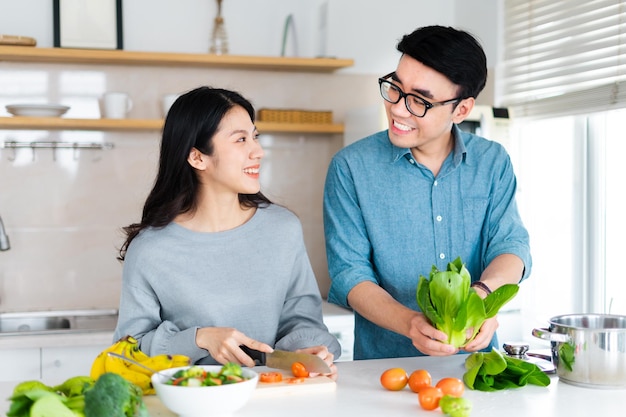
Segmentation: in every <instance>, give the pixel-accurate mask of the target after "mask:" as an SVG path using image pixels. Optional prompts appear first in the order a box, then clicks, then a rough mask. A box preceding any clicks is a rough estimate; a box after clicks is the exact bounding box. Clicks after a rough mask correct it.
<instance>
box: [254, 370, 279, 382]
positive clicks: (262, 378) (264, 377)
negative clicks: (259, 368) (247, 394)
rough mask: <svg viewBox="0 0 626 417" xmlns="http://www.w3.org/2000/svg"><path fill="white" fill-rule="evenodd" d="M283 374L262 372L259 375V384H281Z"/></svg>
mask: <svg viewBox="0 0 626 417" xmlns="http://www.w3.org/2000/svg"><path fill="white" fill-rule="evenodd" d="M282 380H283V374H281V373H280V372H261V373H260V374H259V382H270V383H271V382H281V381H282Z"/></svg>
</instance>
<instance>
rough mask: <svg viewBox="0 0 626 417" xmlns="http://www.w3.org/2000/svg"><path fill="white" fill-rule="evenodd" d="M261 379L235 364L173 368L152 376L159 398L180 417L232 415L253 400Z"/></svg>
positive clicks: (254, 373)
mask: <svg viewBox="0 0 626 417" xmlns="http://www.w3.org/2000/svg"><path fill="white" fill-rule="evenodd" d="M170 376H173V377H174V378H173V379H172V378H170ZM258 380H259V376H258V374H257V373H256V372H254V371H253V370H251V369H248V368H242V367H241V366H239V365H237V364H234V363H227V364H225V365H223V366H221V365H192V366H186V367H182V368H171V369H166V370H163V371H160V372H158V373H155V374H154V375H152V385H153V386H154V389H155V391H156V395H157V397H159V399H160V400H161V402H162V403H163V405H165V407H167V408H168V409H169V410H170V411H172V412H174V413H176V414H178V415H179V416H181V417H204V416H207V415H211V416H219V415H229V414H232V413H234V412H235V411H237V410H239V409H240V408H242V407H243V406H244V405H246V403H247V402H248V400H250V397H252V394H253V393H254V390H255V389H256V386H257V382H258Z"/></svg>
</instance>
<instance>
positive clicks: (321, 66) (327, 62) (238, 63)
mask: <svg viewBox="0 0 626 417" xmlns="http://www.w3.org/2000/svg"><path fill="white" fill-rule="evenodd" d="M0 61H12V62H43V63H60V64H72V63H75V64H100V65H138V66H187V67H189V66H194V67H207V68H210V67H213V68H238V69H249V70H271V71H301V72H333V71H336V70H338V69H341V68H346V67H350V66H352V65H354V60H352V59H339V58H299V57H265V56H242V55H214V54H190V53H169V52H135V51H120V50H95V49H71V48H37V47H29V46H0Z"/></svg>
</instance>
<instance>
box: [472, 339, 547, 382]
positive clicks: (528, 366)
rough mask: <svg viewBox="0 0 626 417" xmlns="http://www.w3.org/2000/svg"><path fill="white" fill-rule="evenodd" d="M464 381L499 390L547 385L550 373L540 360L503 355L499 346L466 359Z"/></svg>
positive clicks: (473, 354)
mask: <svg viewBox="0 0 626 417" xmlns="http://www.w3.org/2000/svg"><path fill="white" fill-rule="evenodd" d="M465 369H466V372H465V374H464V375H463V382H465V385H467V386H468V387H469V388H470V389H474V390H478V391H499V390H503V389H507V388H518V387H523V386H525V385H527V384H532V385H539V386H541V387H547V386H548V385H550V377H549V376H548V375H546V374H545V373H544V372H543V371H542V370H541V369H540V368H539V367H538V366H537V365H536V364H534V363H531V362H526V361H523V360H521V359H517V358H511V357H509V356H506V355H503V354H502V353H500V352H499V351H497V350H496V349H492V350H491V352H488V353H485V352H475V353H472V354H471V355H469V356H468V357H467V359H466V360H465Z"/></svg>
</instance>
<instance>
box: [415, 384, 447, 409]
mask: <svg viewBox="0 0 626 417" xmlns="http://www.w3.org/2000/svg"><path fill="white" fill-rule="evenodd" d="M417 397H418V399H419V402H420V405H421V406H422V408H423V409H424V410H434V409H435V408H437V407H439V400H440V399H441V397H443V392H441V390H440V389H439V388H437V387H426V388H424V389H422V390H420V392H419V394H417Z"/></svg>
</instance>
